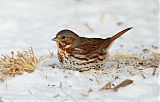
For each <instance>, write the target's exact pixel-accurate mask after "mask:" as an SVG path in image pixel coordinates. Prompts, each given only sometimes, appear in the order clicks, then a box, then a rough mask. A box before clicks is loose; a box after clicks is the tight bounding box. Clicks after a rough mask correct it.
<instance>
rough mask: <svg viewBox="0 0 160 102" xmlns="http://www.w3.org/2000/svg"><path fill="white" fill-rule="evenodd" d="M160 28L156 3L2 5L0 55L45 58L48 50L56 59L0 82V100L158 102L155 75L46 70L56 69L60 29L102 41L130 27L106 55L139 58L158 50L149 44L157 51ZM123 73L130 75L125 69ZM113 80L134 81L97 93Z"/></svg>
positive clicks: (15, 0)
mask: <svg viewBox="0 0 160 102" xmlns="http://www.w3.org/2000/svg"><path fill="white" fill-rule="evenodd" d="M118 23H119V24H118ZM158 23H159V22H158V0H94V1H93V0H63V1H60V0H54V1H53V0H5V1H4V0H0V24H1V25H0V36H1V37H0V49H1V51H0V54H8V53H10V52H11V51H17V50H18V51H19V50H25V49H27V48H29V47H33V48H34V49H35V53H36V54H37V55H40V56H41V55H47V54H48V50H53V51H54V58H53V59H48V60H45V61H43V62H41V64H40V65H39V66H38V68H37V69H36V70H35V71H34V72H33V73H24V74H23V75H19V76H16V77H13V78H8V79H7V80H5V81H4V82H0V97H1V99H0V100H2V101H3V102H97V101H98V102H106V101H107V102H158V100H160V98H159V94H160V92H159V89H160V82H159V77H158V76H153V75H152V71H151V69H152V68H148V69H146V70H145V73H144V75H145V77H146V78H145V79H144V78H143V77H142V75H140V74H139V75H134V76H131V75H128V74H127V73H126V72H125V71H124V72H123V73H119V74H115V69H114V68H113V69H110V70H109V71H111V73H108V74H102V73H94V72H92V71H91V72H90V71H89V72H83V73H81V72H78V71H71V70H64V69H59V68H58V67H55V68H52V67H49V66H48V65H49V64H58V61H57V56H56V52H57V47H56V44H55V43H54V42H52V41H51V39H52V38H53V37H55V35H56V33H57V32H58V31H59V30H61V29H64V28H68V29H71V30H73V31H75V32H77V33H78V34H79V35H80V36H86V37H102V38H106V37H109V36H112V35H113V34H115V33H117V32H119V31H121V30H123V29H125V28H127V27H131V26H133V27H134V28H133V29H132V30H131V31H129V32H127V33H126V34H125V35H124V36H123V37H121V38H120V39H118V40H117V41H115V43H114V44H113V45H112V47H111V48H110V50H109V51H110V54H111V55H113V54H115V53H118V52H123V53H134V54H138V55H139V54H141V52H142V49H144V48H147V49H149V50H150V51H151V52H152V51H153V52H154V51H157V50H155V49H153V48H152V45H154V46H159V37H160V36H159V34H158V33H159V28H158ZM85 24H88V25H89V26H90V27H91V28H92V29H93V31H92V30H89V29H88V28H87V27H86V26H85ZM120 45H123V48H122V47H120ZM135 47H136V48H135ZM158 51H159V50H158ZM124 69H133V70H134V68H132V67H127V66H126V67H125V68H124ZM122 70H123V69H122ZM135 70H136V69H135ZM116 76H118V77H119V78H118V79H117V80H116V81H114V84H115V85H116V84H118V83H120V82H122V81H123V80H125V79H132V80H133V84H131V85H129V86H126V87H124V88H120V89H119V90H118V91H117V92H113V91H111V90H106V91H99V89H100V88H101V87H102V86H104V85H105V84H107V83H108V82H110V81H112V80H113V79H114V78H115V77H116ZM97 80H98V81H97ZM89 89H92V90H93V91H92V92H90V94H89V95H88V96H84V95H82V94H87V91H88V90H89Z"/></svg>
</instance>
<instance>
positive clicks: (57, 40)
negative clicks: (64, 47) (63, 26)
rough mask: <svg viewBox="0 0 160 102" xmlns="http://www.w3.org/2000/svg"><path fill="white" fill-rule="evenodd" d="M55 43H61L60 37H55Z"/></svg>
mask: <svg viewBox="0 0 160 102" xmlns="http://www.w3.org/2000/svg"><path fill="white" fill-rule="evenodd" d="M52 40H53V41H56V42H60V40H59V38H58V37H55V38H53V39H52Z"/></svg>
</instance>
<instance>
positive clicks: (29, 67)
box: [0, 48, 39, 80]
mask: <svg viewBox="0 0 160 102" xmlns="http://www.w3.org/2000/svg"><path fill="white" fill-rule="evenodd" d="M38 62H39V60H38V59H37V57H36V56H35V54H34V51H33V49H32V48H30V49H28V51H22V52H19V51H17V53H16V54H15V53H14V52H13V51H12V52H11V56H8V55H2V57H1V58H0V79H1V80H3V79H5V78H7V77H10V76H11V77H12V76H16V75H21V74H23V73H24V72H29V73H30V72H33V71H34V70H35V69H36V66H37V64H38Z"/></svg>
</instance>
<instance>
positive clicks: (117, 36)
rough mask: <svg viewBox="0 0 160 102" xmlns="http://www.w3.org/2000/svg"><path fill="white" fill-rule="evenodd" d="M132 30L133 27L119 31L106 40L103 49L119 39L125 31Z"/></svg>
mask: <svg viewBox="0 0 160 102" xmlns="http://www.w3.org/2000/svg"><path fill="white" fill-rule="evenodd" d="M132 28H133V27H130V28H126V29H124V30H122V31H120V32H119V33H117V34H115V35H114V36H112V37H110V38H107V41H106V42H105V44H104V48H108V47H109V46H110V45H111V44H112V43H113V42H114V41H115V40H116V39H117V38H119V37H120V36H121V35H123V34H124V33H126V32H127V31H129V30H130V29H132Z"/></svg>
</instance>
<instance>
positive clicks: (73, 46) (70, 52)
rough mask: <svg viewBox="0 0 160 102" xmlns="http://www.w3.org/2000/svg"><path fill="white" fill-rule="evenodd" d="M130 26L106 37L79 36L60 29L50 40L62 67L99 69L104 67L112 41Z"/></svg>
mask: <svg viewBox="0 0 160 102" xmlns="http://www.w3.org/2000/svg"><path fill="white" fill-rule="evenodd" d="M131 28H132V27H131ZM131 28H127V29H124V30H122V31H121V32H119V33H117V34H115V35H114V36H112V37H108V38H106V39H102V38H86V37H80V36H78V35H77V34H76V33H74V32H73V31H71V30H61V31H59V32H58V33H57V35H56V37H55V38H53V39H52V40H53V41H56V43H57V46H58V59H59V62H60V64H61V65H62V67H63V68H65V69H72V70H88V69H100V68H104V67H105V62H106V59H107V56H108V49H109V47H110V45H111V44H112V43H113V41H115V40H116V39H117V38H118V37H120V36H121V35H123V34H124V33H125V32H127V31H128V30H130V29H131Z"/></svg>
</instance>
